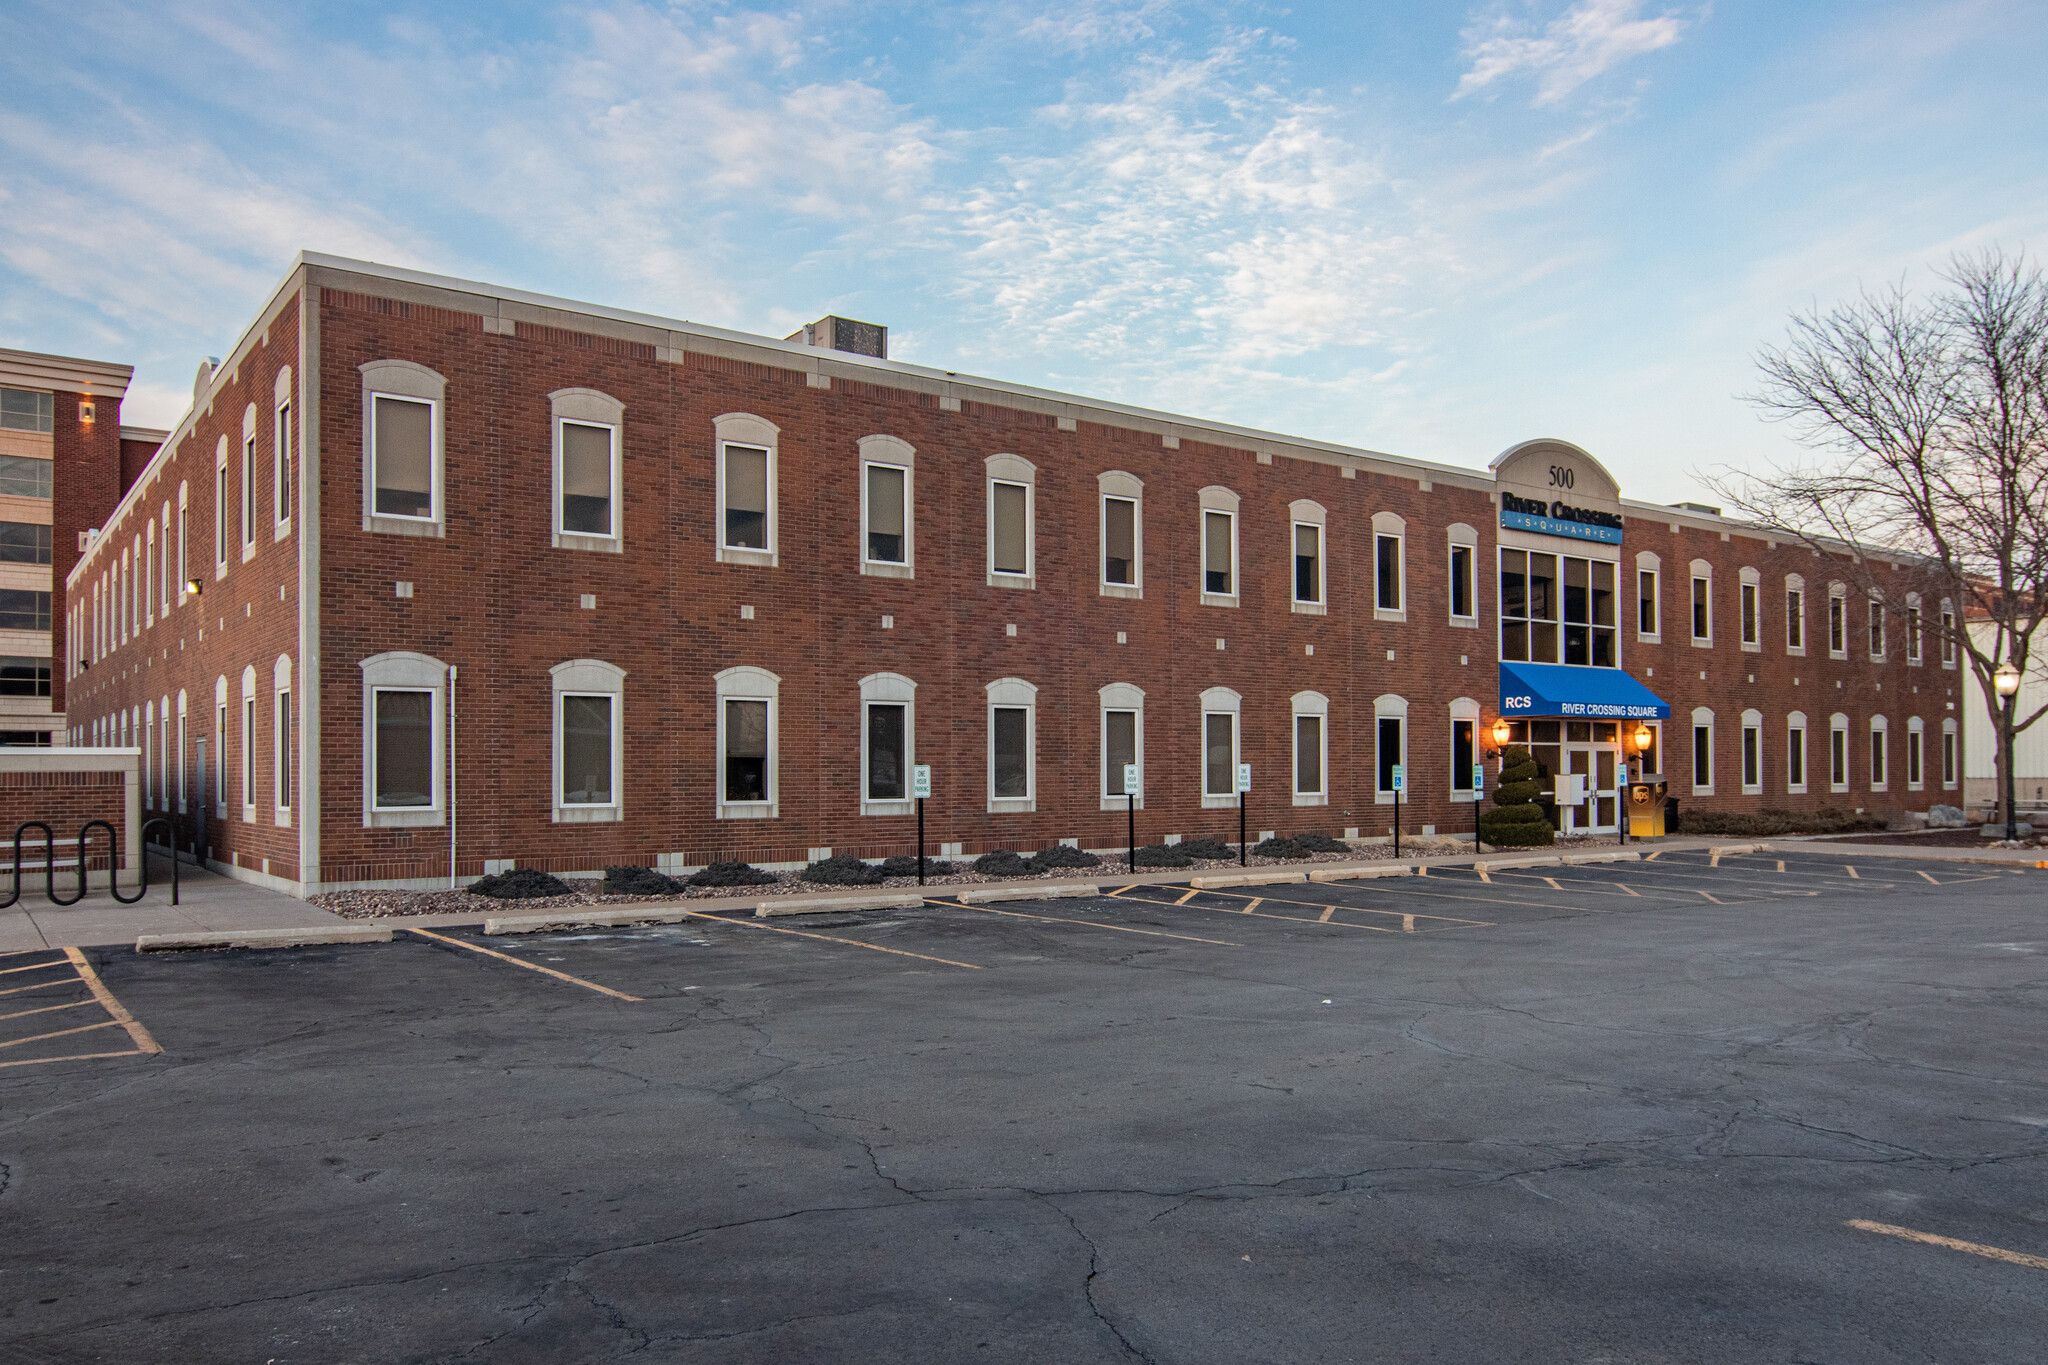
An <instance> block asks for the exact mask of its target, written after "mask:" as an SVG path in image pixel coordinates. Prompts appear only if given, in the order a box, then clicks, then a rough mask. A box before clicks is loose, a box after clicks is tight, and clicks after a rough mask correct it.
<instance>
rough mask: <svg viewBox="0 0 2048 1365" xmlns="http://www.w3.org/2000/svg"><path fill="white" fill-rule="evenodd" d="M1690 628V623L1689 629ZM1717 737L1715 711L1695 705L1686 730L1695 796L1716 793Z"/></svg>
mask: <svg viewBox="0 0 2048 1365" xmlns="http://www.w3.org/2000/svg"><path fill="white" fill-rule="evenodd" d="M1708 591H1709V593H1711V592H1712V589H1711V588H1710V589H1708ZM1708 600H1709V601H1710V602H1711V601H1712V600H1713V599H1712V598H1711V596H1710V597H1709V598H1708ZM1685 609H1686V614H1687V615H1691V614H1692V603H1691V602H1690V601H1688V602H1687V603H1686V608H1685ZM1707 622H1708V625H1709V626H1711V625H1712V624H1713V614H1712V610H1711V608H1710V609H1709V611H1708V616H1707ZM1690 628H1691V627H1690V624H1689V623H1688V626H1687V629H1690ZM1702 729H1704V730H1705V731H1706V732H1707V780H1706V781H1705V782H1702V781H1700V748H1699V745H1700V738H1699V732H1700V731H1701V730H1702ZM1715 738H1716V736H1715V734H1714V713H1713V711H1712V710H1711V709H1710V708H1708V707H1705V706H1695V707H1694V708H1693V712H1692V728H1691V729H1689V730H1687V731H1686V732H1685V743H1686V762H1687V763H1689V764H1690V765H1691V767H1692V794H1693V795H1694V796H1712V795H1713V794H1714V763H1715V760H1716V759H1717V758H1718V757H1719V755H1718V754H1716V753H1715V747H1716V746H1715V743H1714V741H1715Z"/></svg>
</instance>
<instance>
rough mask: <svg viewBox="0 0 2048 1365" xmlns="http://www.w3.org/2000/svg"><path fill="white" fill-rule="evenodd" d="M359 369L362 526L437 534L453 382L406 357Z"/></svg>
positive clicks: (372, 363)
mask: <svg viewBox="0 0 2048 1365" xmlns="http://www.w3.org/2000/svg"><path fill="white" fill-rule="evenodd" d="M357 368H358V369H359V371H360V372H361V374H362V376H363V417H364V422H363V469H364V477H363V493H364V499H363V514H364V518H365V520H364V523H363V529H364V530H366V531H384V532H389V533H394V534H399V535H426V536H438V535H440V534H441V519H442V514H441V483H442V464H443V461H444V456H443V441H444V438H443V427H444V424H445V419H444V414H443V410H442V409H443V400H444V399H445V398H446V396H447V388H448V382H447V380H445V379H443V378H442V377H441V376H440V375H439V374H437V373H436V372H434V371H433V370H430V369H428V368H427V367H426V366H424V365H415V364H413V363H412V362H411V361H407V360H373V361H370V362H368V363H367V364H364V365H361V366H358V367H357Z"/></svg>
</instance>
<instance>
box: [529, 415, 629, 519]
mask: <svg viewBox="0 0 2048 1365" xmlns="http://www.w3.org/2000/svg"><path fill="white" fill-rule="evenodd" d="M548 406H549V411H550V413H551V415H552V418H553V421H554V427H555V489H556V496H555V542H554V543H555V544H556V546H558V547H560V548H563V549H571V550H600V551H616V550H618V549H620V548H621V542H622V540H623V533H624V527H623V526H622V525H621V524H620V522H621V513H622V509H621V507H620V502H621V497H620V492H621V489H620V485H621V483H622V482H623V476H624V468H623V464H624V452H623V450H622V449H621V447H622V445H623V442H622V440H621V439H620V438H621V434H622V433H623V432H624V430H625V421H626V407H625V404H623V403H621V402H619V400H618V399H616V398H613V397H612V396H611V395H609V394H604V393H599V392H598V391H597V390H596V389H556V390H555V391H554V392H553V393H551V394H549V395H548ZM586 537H587V538H588V539H585V538H586Z"/></svg>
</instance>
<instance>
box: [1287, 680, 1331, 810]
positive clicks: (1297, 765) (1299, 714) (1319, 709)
mask: <svg viewBox="0 0 2048 1365" xmlns="http://www.w3.org/2000/svg"><path fill="white" fill-rule="evenodd" d="M1293 715H1294V804H1295V805H1297V806H1327V805H1329V804H1330V783H1329V767H1330V699H1329V698H1328V697H1326V696H1324V695H1323V694H1322V693H1320V692H1297V693H1295V694H1294V701H1293Z"/></svg>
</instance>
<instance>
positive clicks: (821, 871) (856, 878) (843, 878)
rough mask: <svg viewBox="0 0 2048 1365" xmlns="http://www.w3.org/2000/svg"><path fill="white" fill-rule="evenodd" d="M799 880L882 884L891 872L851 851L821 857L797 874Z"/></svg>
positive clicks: (865, 884) (823, 883)
mask: <svg viewBox="0 0 2048 1365" xmlns="http://www.w3.org/2000/svg"><path fill="white" fill-rule="evenodd" d="M796 875H797V880H799V881H806V882H814V883H816V884H817V885H819V886H880V885H881V884H882V879H883V878H884V877H886V876H888V875H889V874H888V873H886V872H884V871H882V869H881V868H879V867H876V866H875V865H874V864H873V863H864V862H862V861H861V860H860V859H858V858H856V857H854V856H853V855H852V854H851V853H840V854H836V855H835V856H833V857H830V858H820V859H818V861H817V862H815V863H812V864H811V865H810V866H809V867H807V868H805V869H804V870H803V871H801V872H799V873H797V874H796Z"/></svg>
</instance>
